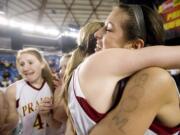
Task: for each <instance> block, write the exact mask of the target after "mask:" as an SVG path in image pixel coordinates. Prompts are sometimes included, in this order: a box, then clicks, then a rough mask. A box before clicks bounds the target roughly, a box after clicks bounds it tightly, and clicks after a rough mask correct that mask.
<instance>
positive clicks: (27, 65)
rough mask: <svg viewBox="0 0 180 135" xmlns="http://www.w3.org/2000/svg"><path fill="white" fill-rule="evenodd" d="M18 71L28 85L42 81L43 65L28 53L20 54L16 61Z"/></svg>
mask: <svg viewBox="0 0 180 135" xmlns="http://www.w3.org/2000/svg"><path fill="white" fill-rule="evenodd" d="M17 65H18V70H19V72H20V74H21V75H22V77H23V78H24V79H25V80H26V81H28V82H29V83H36V82H37V81H39V80H42V69H43V65H44V64H43V63H42V62H40V61H39V60H38V59H37V58H36V57H35V56H34V55H32V54H30V53H22V54H21V55H20V56H19V58H18V61H17Z"/></svg>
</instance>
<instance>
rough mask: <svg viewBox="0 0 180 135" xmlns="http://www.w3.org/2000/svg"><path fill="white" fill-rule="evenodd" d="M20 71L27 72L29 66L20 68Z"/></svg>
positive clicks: (25, 65)
mask: <svg viewBox="0 0 180 135" xmlns="http://www.w3.org/2000/svg"><path fill="white" fill-rule="evenodd" d="M22 70H23V71H24V72H26V71H28V70H29V65H28V64H24V66H23V67H22Z"/></svg>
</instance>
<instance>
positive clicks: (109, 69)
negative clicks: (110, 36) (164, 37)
mask: <svg viewBox="0 0 180 135" xmlns="http://www.w3.org/2000/svg"><path fill="white" fill-rule="evenodd" d="M179 58H180V46H173V47H168V46H153V47H145V48H142V49H136V50H129V49H120V48H113V49H106V50H103V51H101V52H99V53H96V54H94V55H92V56H90V58H88V60H87V61H86V62H85V64H84V65H85V66H86V69H87V72H89V71H92V72H95V74H96V73H98V75H100V74H102V75H107V74H108V76H110V75H111V76H112V75H113V76H117V77H120V78H118V79H121V77H124V76H127V75H129V74H131V73H134V72H136V71H138V70H140V69H143V68H146V67H151V66H157V67H162V68H180V64H179V63H180V62H179ZM94 65H96V66H94ZM87 67H88V68H87ZM104 67H106V68H104ZM92 72H91V73H92ZM93 76H94V75H93Z"/></svg>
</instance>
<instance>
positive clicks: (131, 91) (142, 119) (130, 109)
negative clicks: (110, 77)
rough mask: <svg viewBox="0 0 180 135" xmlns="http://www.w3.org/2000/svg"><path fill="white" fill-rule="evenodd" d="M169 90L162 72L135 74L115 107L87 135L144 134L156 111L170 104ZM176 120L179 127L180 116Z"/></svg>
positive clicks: (156, 70)
mask: <svg viewBox="0 0 180 135" xmlns="http://www.w3.org/2000/svg"><path fill="white" fill-rule="evenodd" d="M172 88H173V89H174V86H172V83H171V82H170V81H169V75H168V74H167V73H165V71H163V70H161V69H158V68H155V69H153V68H152V69H151V68H150V69H147V70H146V69H145V70H144V71H141V72H139V73H137V74H135V76H134V77H133V78H132V79H131V80H130V81H129V82H128V84H127V86H126V88H125V92H124V93H123V97H122V99H121V101H120V103H119V104H118V106H117V107H116V108H115V109H114V110H112V111H111V112H110V113H109V114H108V115H107V116H106V117H105V118H104V119H103V120H102V121H101V122H100V123H99V124H98V125H96V126H95V127H94V129H92V131H91V133H90V135H99V134H104V135H106V134H112V133H113V135H142V134H144V133H145V131H146V130H147V129H148V128H149V126H150V124H151V123H152V121H153V120H154V118H155V117H156V115H157V114H158V112H159V110H160V109H161V108H162V107H163V106H164V105H165V104H168V103H169V102H170V101H171V96H170V95H171V94H169V92H170V91H171V90H172ZM178 111H179V110H178ZM175 117H176V118H175V119H177V121H175V123H176V124H178V123H179V122H180V119H178V118H180V113H178V112H177V114H176V116H175Z"/></svg>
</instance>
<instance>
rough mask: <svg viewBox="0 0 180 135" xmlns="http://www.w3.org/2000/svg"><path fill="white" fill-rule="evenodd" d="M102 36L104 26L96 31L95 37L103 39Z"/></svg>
mask: <svg viewBox="0 0 180 135" xmlns="http://www.w3.org/2000/svg"><path fill="white" fill-rule="evenodd" d="M102 36H103V28H100V29H99V30H98V31H96V32H95V33H94V37H95V38H96V39H101V38H102Z"/></svg>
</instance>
